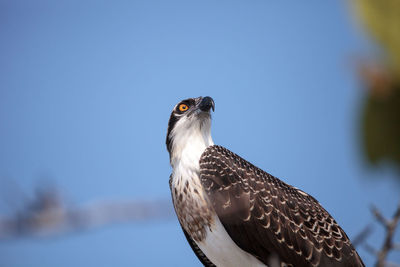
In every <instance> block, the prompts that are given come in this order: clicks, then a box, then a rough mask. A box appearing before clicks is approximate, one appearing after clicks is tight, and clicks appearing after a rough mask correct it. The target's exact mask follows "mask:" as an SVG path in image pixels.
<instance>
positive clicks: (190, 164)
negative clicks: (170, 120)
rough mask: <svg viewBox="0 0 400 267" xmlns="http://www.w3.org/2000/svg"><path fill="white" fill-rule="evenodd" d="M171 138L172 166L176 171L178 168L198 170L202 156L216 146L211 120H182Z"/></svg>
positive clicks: (194, 117) (194, 118)
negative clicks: (205, 151) (212, 135)
mask: <svg viewBox="0 0 400 267" xmlns="http://www.w3.org/2000/svg"><path fill="white" fill-rule="evenodd" d="M200 115H202V114H200ZM171 137H172V148H171V166H172V168H173V169H174V171H175V170H176V168H178V167H185V168H189V169H191V170H192V171H193V170H194V169H196V170H198V168H199V160H200V157H201V154H202V153H203V152H204V150H205V149H206V148H207V147H209V146H211V145H213V144H214V142H213V140H212V137H211V118H210V117H209V116H207V117H203V118H197V117H196V116H193V117H192V118H190V117H189V118H181V119H180V120H179V121H178V122H177V124H176V125H175V127H174V129H173V131H172V132H171Z"/></svg>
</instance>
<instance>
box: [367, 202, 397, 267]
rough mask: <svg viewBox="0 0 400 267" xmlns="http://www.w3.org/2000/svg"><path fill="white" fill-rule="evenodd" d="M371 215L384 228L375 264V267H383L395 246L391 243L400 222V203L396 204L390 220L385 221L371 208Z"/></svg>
mask: <svg viewBox="0 0 400 267" xmlns="http://www.w3.org/2000/svg"><path fill="white" fill-rule="evenodd" d="M372 213H373V214H374V216H375V218H376V219H377V220H378V221H379V222H380V223H381V224H382V225H383V226H384V227H385V232H386V235H385V240H384V242H383V245H382V247H381V249H380V250H379V251H378V254H377V257H378V259H377V261H376V263H375V266H377V267H384V266H385V264H386V258H387V256H388V253H389V252H390V251H391V250H392V249H394V247H395V244H394V243H393V237H394V234H395V231H396V227H397V225H398V223H399V220H400V203H399V204H398V206H397V209H396V211H395V213H394V214H393V217H392V219H391V220H387V219H385V218H384V217H383V216H382V214H381V213H380V212H379V211H378V209H377V208H374V207H373V208H372Z"/></svg>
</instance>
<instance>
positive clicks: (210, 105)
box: [199, 96, 215, 112]
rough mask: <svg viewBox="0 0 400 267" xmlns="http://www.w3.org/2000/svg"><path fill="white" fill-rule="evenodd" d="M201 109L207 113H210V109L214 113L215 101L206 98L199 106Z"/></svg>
mask: <svg viewBox="0 0 400 267" xmlns="http://www.w3.org/2000/svg"><path fill="white" fill-rule="evenodd" d="M199 108H200V110H201V111H205V112H208V111H210V109H212V110H213V111H214V110H215V104H214V100H213V99H212V98H211V97H209V96H206V97H204V98H203V99H202V100H201V102H200V104H199Z"/></svg>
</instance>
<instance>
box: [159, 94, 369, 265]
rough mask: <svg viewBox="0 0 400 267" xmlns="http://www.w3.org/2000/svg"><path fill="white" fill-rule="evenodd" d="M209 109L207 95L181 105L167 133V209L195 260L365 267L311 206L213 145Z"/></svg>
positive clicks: (308, 199) (329, 222) (299, 193)
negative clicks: (174, 215) (170, 206)
mask: <svg viewBox="0 0 400 267" xmlns="http://www.w3.org/2000/svg"><path fill="white" fill-rule="evenodd" d="M181 105H184V106H186V107H187V109H185V108H184V109H183V111H182V110H180V108H181ZM211 108H214V102H213V100H212V99H211V98H209V97H205V98H201V97H199V98H194V99H187V100H184V101H182V102H181V103H179V104H178V105H177V106H176V107H175V108H174V110H173V112H172V114H171V117H170V122H169V127H168V134H167V148H168V151H169V153H170V160H171V165H172V167H173V172H172V174H171V178H170V187H171V192H172V199H173V202H174V207H175V210H176V213H177V216H178V219H179V221H180V223H181V226H182V228H183V231H184V233H185V236H186V238H187V240H188V242H189V244H190V246H191V247H192V249H193V251H194V252H195V253H196V255H197V256H198V258H199V259H200V261H201V262H202V263H203V264H204V265H205V266H271V267H272V266H274V265H275V264H278V265H279V266H280V265H282V266H296V267H302V266H349V267H351V266H354V267H356V266H364V264H363V263H362V260H361V259H360V257H359V256H358V254H357V252H356V251H355V249H354V248H353V246H352V245H351V243H350V240H349V239H348V237H347V235H346V234H345V232H344V231H343V230H342V229H341V228H340V226H339V225H338V224H337V223H336V221H335V220H334V219H333V218H332V216H330V214H329V213H328V212H327V211H326V210H325V209H324V208H323V207H322V206H321V205H320V204H319V203H318V201H316V200H315V199H314V198H313V197H311V196H310V195H308V194H306V193H304V192H303V191H301V190H299V189H297V188H295V187H292V186H290V185H288V184H286V183H284V182H282V181H281V180H279V179H278V178H275V177H273V176H272V175H270V174H268V173H267V172H264V171H263V170H261V169H259V168H257V167H255V166H254V165H252V164H251V163H249V162H247V161H246V160H244V159H242V158H241V157H239V156H238V155H236V154H234V153H232V152H231V151H229V150H227V149H226V148H223V147H221V146H216V145H214V144H213V142H212V139H211V133H210V127H211V118H210V112H209V111H210V109H211Z"/></svg>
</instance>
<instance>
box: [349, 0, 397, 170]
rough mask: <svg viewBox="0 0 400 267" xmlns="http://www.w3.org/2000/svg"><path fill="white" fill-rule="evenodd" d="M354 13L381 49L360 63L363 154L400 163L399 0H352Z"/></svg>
mask: <svg viewBox="0 0 400 267" xmlns="http://www.w3.org/2000/svg"><path fill="white" fill-rule="evenodd" d="M352 3H353V4H354V5H355V10H356V11H357V13H358V17H359V18H360V19H361V21H362V23H363V25H364V26H365V28H366V30H367V31H368V32H369V33H370V35H371V36H372V37H373V39H374V40H375V41H376V43H377V44H378V45H379V46H380V47H381V48H382V49H381V51H382V53H381V54H380V55H379V59H378V60H377V61H376V62H369V63H363V64H361V65H360V68H359V73H360V76H361V78H362V80H363V82H364V84H365V86H366V88H367V90H366V92H367V96H366V97H365V102H364V105H363V107H362V108H363V109H362V121H361V123H362V127H361V130H362V136H363V146H364V151H365V153H366V158H367V159H368V161H369V162H370V163H372V164H377V163H380V162H382V161H386V162H392V163H395V164H396V166H398V167H400V1H399V0H355V1H353V2H352Z"/></svg>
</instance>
